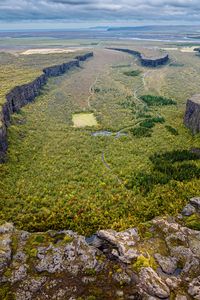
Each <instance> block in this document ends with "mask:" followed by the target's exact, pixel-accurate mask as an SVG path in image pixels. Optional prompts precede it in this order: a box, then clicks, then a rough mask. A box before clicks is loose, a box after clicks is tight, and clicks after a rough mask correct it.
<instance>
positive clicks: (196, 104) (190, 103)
mask: <svg viewBox="0 0 200 300" xmlns="http://www.w3.org/2000/svg"><path fill="white" fill-rule="evenodd" d="M184 124H185V125H186V127H188V128H189V129H190V130H191V131H192V133H193V134H197V133H199V132H200V94H197V95H194V96H192V97H191V98H190V99H188V100H187V104H186V112H185V117H184Z"/></svg>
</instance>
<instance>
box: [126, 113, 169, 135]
mask: <svg viewBox="0 0 200 300" xmlns="http://www.w3.org/2000/svg"><path fill="white" fill-rule="evenodd" d="M142 116H143V117H145V119H144V121H141V122H140V124H139V126H137V127H135V128H132V129H130V131H131V133H132V134H133V135H134V136H135V137H137V138H140V137H151V135H152V133H153V130H152V128H153V127H154V126H155V124H156V123H161V124H163V123H164V122H165V119H164V118H163V117H151V115H145V114H144V115H142Z"/></svg>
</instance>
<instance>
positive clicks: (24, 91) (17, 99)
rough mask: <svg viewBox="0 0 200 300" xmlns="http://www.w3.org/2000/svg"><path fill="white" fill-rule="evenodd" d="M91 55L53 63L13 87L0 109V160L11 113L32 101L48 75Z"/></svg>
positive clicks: (60, 71)
mask: <svg viewBox="0 0 200 300" xmlns="http://www.w3.org/2000/svg"><path fill="white" fill-rule="evenodd" d="M92 56H93V52H89V53H86V54H84V55H79V56H76V57H75V58H74V59H73V60H71V61H69V62H67V63H63V64H61V65H55V66H51V67H48V68H45V69H44V70H43V73H42V75H40V76H39V77H38V78H36V79H35V80H34V81H32V82H30V83H27V84H24V85H21V86H16V87H14V88H13V89H12V90H11V91H10V92H9V93H8V94H7V95H6V101H5V104H4V105H3V106H2V108H1V111H0V162H1V161H4V159H5V153H6V150H7V147H8V145H7V127H8V126H9V125H10V118H11V115H12V114H13V113H15V112H18V111H19V110H20V108H21V107H23V106H24V105H26V104H27V103H29V102H32V101H33V100H34V99H35V98H36V97H37V96H38V94H39V92H40V90H41V88H42V87H43V86H44V85H45V84H46V82H47V80H48V78H49V77H52V76H59V75H62V74H64V73H66V72H67V71H69V70H70V69H72V68H74V67H80V62H82V61H85V60H87V59H88V58H90V57H92Z"/></svg>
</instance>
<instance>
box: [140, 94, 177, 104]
mask: <svg viewBox="0 0 200 300" xmlns="http://www.w3.org/2000/svg"><path fill="white" fill-rule="evenodd" d="M140 98H141V99H142V100H143V101H144V102H145V103H146V104H148V105H149V106H160V105H176V101H174V100H172V99H168V98H165V97H162V96H152V95H143V96H141V97H140Z"/></svg>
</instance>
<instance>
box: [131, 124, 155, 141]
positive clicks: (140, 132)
mask: <svg viewBox="0 0 200 300" xmlns="http://www.w3.org/2000/svg"><path fill="white" fill-rule="evenodd" d="M130 132H131V133H132V134H133V135H134V136H135V137H138V138H139V137H151V134H152V132H153V131H152V129H150V128H147V127H141V126H138V127H135V128H132V129H130Z"/></svg>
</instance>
